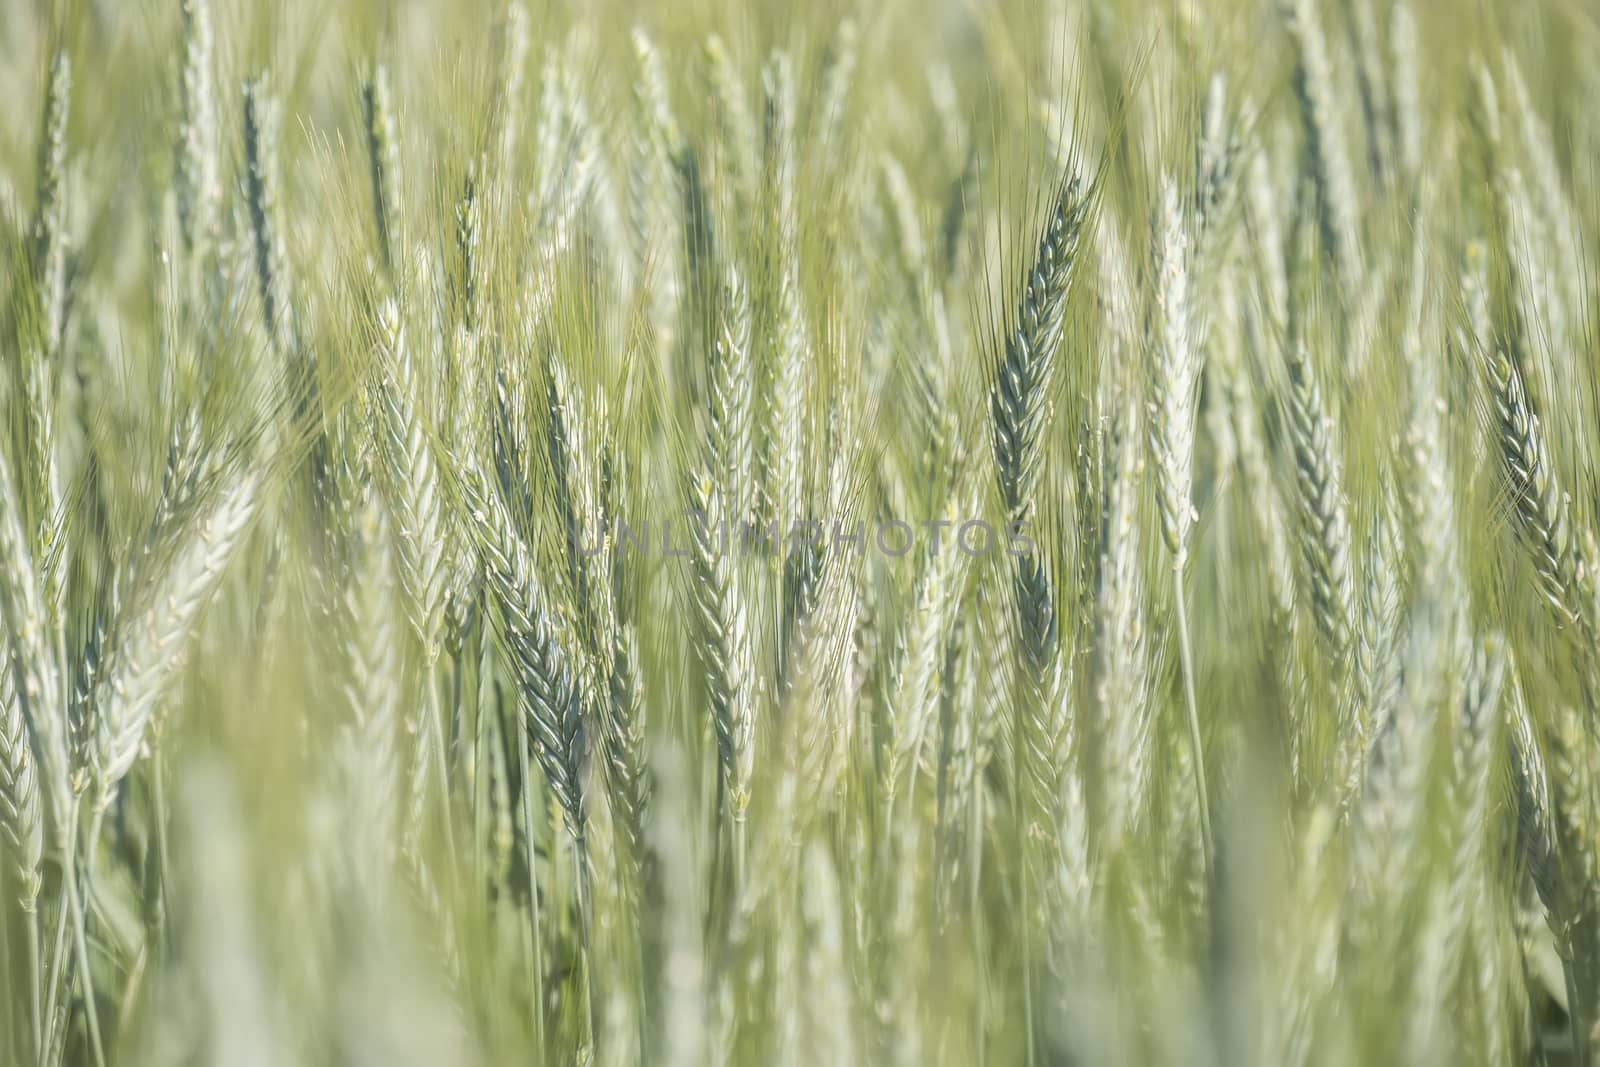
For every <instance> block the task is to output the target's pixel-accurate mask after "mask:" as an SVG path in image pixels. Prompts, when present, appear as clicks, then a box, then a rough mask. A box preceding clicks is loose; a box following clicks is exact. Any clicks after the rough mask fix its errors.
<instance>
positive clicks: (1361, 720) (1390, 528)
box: [1341, 501, 1458, 783]
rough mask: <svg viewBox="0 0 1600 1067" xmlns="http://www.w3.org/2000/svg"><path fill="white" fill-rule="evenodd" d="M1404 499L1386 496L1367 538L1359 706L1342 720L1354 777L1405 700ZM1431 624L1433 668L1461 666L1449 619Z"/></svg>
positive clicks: (1357, 652)
mask: <svg viewBox="0 0 1600 1067" xmlns="http://www.w3.org/2000/svg"><path fill="white" fill-rule="evenodd" d="M1397 507H1398V503H1395V502H1391V501H1385V502H1384V503H1383V504H1382V505H1380V508H1379V512H1378V514H1377V515H1376V516H1375V517H1374V519H1373V526H1372V530H1371V532H1370V534H1369V536H1368V537H1367V543H1366V546H1365V547H1366V553H1365V557H1364V559H1363V566H1362V575H1361V595H1360V604H1359V613H1358V618H1357V625H1356V628H1355V635H1354V636H1355V640H1354V642H1353V646H1352V651H1353V653H1354V657H1353V665H1354V668H1355V683H1356V689H1355V705H1354V706H1353V707H1351V708H1349V709H1348V711H1347V713H1346V716H1345V720H1344V721H1343V722H1342V723H1341V734H1342V738H1343V740H1342V741H1341V744H1342V746H1343V747H1342V751H1341V754H1342V756H1343V758H1345V759H1346V761H1347V767H1348V773H1349V780H1350V781H1351V782H1352V783H1354V781H1356V780H1357V779H1358V777H1359V768H1360V766H1361V761H1362V759H1363V757H1364V754H1365V750H1366V748H1367V738H1369V737H1370V736H1371V735H1372V730H1373V728H1374V725H1375V724H1379V723H1382V722H1384V721H1385V720H1386V719H1388V718H1389V717H1390V716H1391V715H1392V714H1393V713H1394V708H1395V705H1396V702H1397V701H1398V700H1399V699H1400V689H1401V684H1400V674H1401V662H1400V660H1401V656H1400V653H1401V652H1402V651H1404V650H1403V649H1402V648H1401V647H1400V610H1401V602H1400V595H1401V574H1400V566H1401V561H1402V548H1401V545H1400V542H1399V537H1400V531H1399V529H1398V518H1397V516H1395V515H1393V514H1392V511H1393V510H1394V509H1395V508H1397ZM1427 625H1428V626H1429V627H1431V628H1432V629H1435V630H1438V631H1439V635H1438V637H1437V638H1436V640H1435V648H1434V649H1433V652H1432V657H1431V659H1430V660H1429V666H1430V667H1431V668H1432V669H1441V670H1442V669H1443V668H1445V667H1454V666H1458V665H1457V664H1455V663H1454V662H1453V661H1452V659H1451V657H1452V655H1453V653H1454V647H1453V640H1452V639H1453V636H1454V635H1453V633H1451V632H1450V631H1449V630H1448V629H1447V628H1446V627H1445V625H1444V620H1441V619H1429V620H1428V623H1427Z"/></svg>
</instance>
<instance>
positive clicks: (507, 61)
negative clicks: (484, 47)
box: [495, 0, 529, 183]
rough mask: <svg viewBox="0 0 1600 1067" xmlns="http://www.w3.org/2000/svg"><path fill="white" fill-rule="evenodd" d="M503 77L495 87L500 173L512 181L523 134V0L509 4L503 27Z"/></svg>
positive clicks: (525, 36) (525, 47)
mask: <svg viewBox="0 0 1600 1067" xmlns="http://www.w3.org/2000/svg"><path fill="white" fill-rule="evenodd" d="M500 33H501V38H500V47H501V53H500V77H499V81H498V83H497V84H496V87H495V108H496V114H495V129H496V131H497V132H498V136H499V141H498V143H497V144H496V151H497V152H498V156H499V160H498V162H499V167H500V174H501V176H502V178H503V179H504V180H505V181H506V182H508V183H509V182H510V181H511V180H512V173H513V168H514V166H515V164H516V158H517V139H518V137H519V136H520V135H521V133H522V85H523V79H524V77H525V72H526V68H527V65H528V37H529V31H528V9H527V8H526V7H525V6H524V5H523V4H522V3H521V0H511V2H510V3H508V4H506V10H505V19H504V21H503V22H502V23H501V26H500Z"/></svg>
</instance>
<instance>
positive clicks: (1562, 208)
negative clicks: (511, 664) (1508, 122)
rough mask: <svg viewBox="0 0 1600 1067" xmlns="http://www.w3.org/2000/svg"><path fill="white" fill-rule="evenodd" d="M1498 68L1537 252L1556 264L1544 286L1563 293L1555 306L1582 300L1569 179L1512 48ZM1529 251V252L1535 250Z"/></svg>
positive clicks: (1561, 337)
mask: <svg viewBox="0 0 1600 1067" xmlns="http://www.w3.org/2000/svg"><path fill="white" fill-rule="evenodd" d="M1501 67H1502V69H1503V70H1504V72H1505V84H1506V89H1507V91H1508V96H1509V97H1510V105H1511V108H1512V114H1513V116H1514V118H1515V120H1516V122H1515V125H1516V128H1517V130H1519V131H1520V132H1521V134H1522V137H1521V141H1522V148H1523V153H1524V154H1523V155H1522V159H1523V161H1524V162H1525V165H1526V167H1527V171H1528V175H1529V177H1530V178H1531V180H1532V185H1533V190H1534V194H1535V195H1534V196H1533V198H1532V202H1531V203H1529V204H1528V208H1529V213H1530V214H1534V215H1536V216H1537V221H1538V222H1539V223H1540V227H1539V231H1538V238H1539V239H1538V242H1537V243H1538V245H1539V247H1538V248H1537V254H1538V255H1539V256H1540V257H1541V258H1544V259H1545V261H1546V265H1547V268H1552V267H1553V268H1554V269H1553V272H1552V273H1553V276H1552V277H1550V278H1549V279H1548V281H1549V283H1550V284H1549V286H1548V287H1549V288H1552V289H1555V290H1557V291H1558V292H1559V293H1560V294H1561V299H1560V300H1558V301H1557V305H1558V306H1559V305H1560V303H1561V302H1565V303H1567V304H1571V302H1572V301H1575V300H1581V299H1582V296H1581V294H1580V293H1579V288H1580V287H1581V284H1582V280H1583V279H1584V278H1585V276H1586V274H1587V272H1586V270H1585V269H1584V266H1583V265H1582V264H1581V263H1580V262H1579V260H1580V257H1581V252H1580V249H1579V247H1578V245H1577V243H1576V238H1577V235H1578V234H1579V233H1581V232H1582V223H1580V222H1579V221H1578V218H1577V213H1576V212H1575V211H1574V209H1573V205H1572V197H1571V195H1570V194H1569V193H1568V191H1567V188H1568V183H1567V180H1566V178H1565V177H1564V176H1563V174H1562V170H1561V163H1560V160H1559V159H1558V157H1557V155H1556V146H1555V143H1554V141H1553V140H1552V139H1551V136H1550V130H1549V128H1548V127H1547V125H1546V123H1545V121H1544V119H1543V118H1542V117H1541V116H1540V114H1539V110H1538V108H1537V107H1535V106H1534V102H1533V97H1532V94H1530V93H1529V92H1528V86H1527V83H1526V82H1525V81H1523V78H1522V71H1521V68H1520V67H1519V65H1518V64H1517V60H1516V56H1515V54H1514V53H1513V52H1512V50H1511V49H1510V48H1505V49H1503V50H1502V51H1501ZM1530 243H1532V241H1531V240H1530V237H1529V236H1528V235H1526V234H1525V235H1523V236H1522V239H1521V240H1520V241H1519V242H1518V244H1519V245H1522V246H1524V247H1526V246H1527V245H1528V244H1530ZM1529 251H1530V253H1531V252H1532V251H1533V250H1532V249H1530V250H1529ZM1549 302H1550V298H1547V303H1549ZM1573 306H1576V305H1573ZM1547 328H1548V329H1550V330H1552V331H1554V330H1557V326H1556V324H1555V323H1549V324H1547ZM1552 340H1554V341H1556V342H1565V341H1566V340H1567V335H1566V334H1565V333H1561V332H1556V333H1554V334H1553V337H1552Z"/></svg>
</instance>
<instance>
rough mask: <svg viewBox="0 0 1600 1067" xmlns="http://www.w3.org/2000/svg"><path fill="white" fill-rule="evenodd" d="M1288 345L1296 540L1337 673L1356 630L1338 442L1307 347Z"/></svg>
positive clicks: (1314, 615)
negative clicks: (1308, 357)
mask: <svg viewBox="0 0 1600 1067" xmlns="http://www.w3.org/2000/svg"><path fill="white" fill-rule="evenodd" d="M1288 343H1289V346H1290V347H1289V351H1288V377H1289V390H1288V397H1287V404H1286V407H1287V411H1286V412H1285V414H1286V415H1287V422H1288V429H1289V439H1290V445H1291V448H1292V450H1293V453H1294V467H1295V501H1296V508H1295V510H1296V513H1297V522H1296V530H1297V540H1298V541H1299V543H1300V555H1301V559H1302V562H1303V564H1304V568H1305V575H1306V578H1307V581H1308V584H1309V588H1310V592H1311V612H1312V618H1313V619H1314V620H1315V622H1316V624H1317V630H1318V632H1319V633H1320V634H1321V635H1322V639H1323V642H1324V644H1325V645H1326V648H1327V652H1328V655H1329V657H1330V659H1331V660H1332V663H1333V665H1334V669H1335V672H1336V673H1338V672H1340V671H1342V669H1343V665H1344V664H1345V663H1346V662H1347V657H1348V655H1349V652H1350V641H1351V637H1352V634H1353V631H1354V629H1355V593H1354V589H1355V580H1354V573H1353V565H1352V562H1351V535H1350V523H1349V520H1348V518H1347V517H1346V511H1345V507H1346V505H1345V496H1344V485H1343V477H1342V473H1341V467H1342V464H1341V462H1340V458H1339V442H1338V439H1337V437H1336V436H1335V433H1334V428H1333V422H1332V420H1331V419H1330V418H1329V417H1328V413H1327V410H1326V408H1325V406H1324V404H1323V400H1322V390H1321V388H1320V387H1319V386H1318V384H1317V377H1316V370H1315V368H1313V367H1312V366H1311V364H1310V362H1309V360H1308V359H1307V356H1306V348H1305V342H1304V341H1296V340H1292V341H1290V342H1288Z"/></svg>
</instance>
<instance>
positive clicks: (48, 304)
mask: <svg viewBox="0 0 1600 1067" xmlns="http://www.w3.org/2000/svg"><path fill="white" fill-rule="evenodd" d="M71 102H72V62H71V60H70V59H68V58H67V53H66V51H65V50H64V49H63V50H61V51H58V52H57V53H56V54H55V57H54V58H53V59H52V60H51V62H50V77H49V80H48V82H47V84H46V86H45V106H44V120H43V126H42V128H41V129H40V137H39V163H38V171H37V181H38V185H37V192H36V193H35V200H34V213H33V233H32V241H31V245H30V248H31V260H32V262H31V266H32V269H33V279H34V284H35V286H37V290H38V293H39V308H38V311H39V321H40V323H41V324H42V327H43V329H44V352H45V357H46V359H47V360H52V361H53V360H54V358H55V355H56V353H57V352H58V351H59V350H60V347H61V340H62V335H63V332H64V329H65V325H66V298H67V290H66V287H67V212H66V170H67V118H68V114H69V112H70V109H71Z"/></svg>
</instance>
